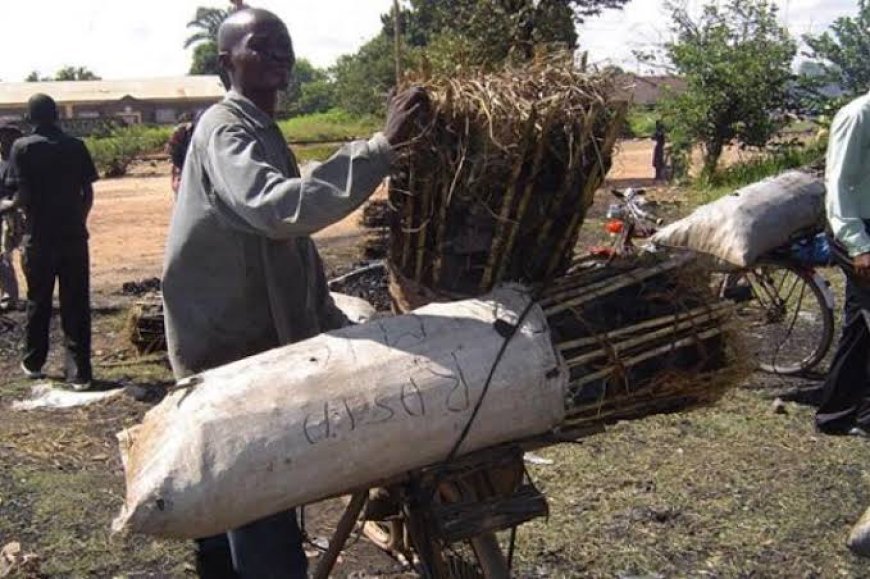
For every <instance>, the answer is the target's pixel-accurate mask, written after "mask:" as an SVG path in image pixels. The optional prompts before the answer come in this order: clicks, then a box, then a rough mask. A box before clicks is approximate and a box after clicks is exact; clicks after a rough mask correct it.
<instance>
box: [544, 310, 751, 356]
mask: <svg viewBox="0 0 870 579" xmlns="http://www.w3.org/2000/svg"><path fill="white" fill-rule="evenodd" d="M733 309H734V305H733V304H731V303H727V302H722V303H720V304H717V305H715V306H701V307H699V308H695V309H694V310H689V311H687V312H678V313H676V314H671V315H667V316H662V317H660V318H654V319H651V320H646V321H644V322H641V323H639V324H635V325H633V326H627V327H625V328H620V329H618V330H614V331H612V332H608V333H606V334H600V335H597V336H590V337H588V338H580V339H577V340H570V341H568V342H562V343H560V344H556V347H557V348H558V349H559V351H561V352H567V351H568V350H576V349H577V348H584V347H587V346H595V345H597V344H600V343H601V342H602V341H607V340H614V339H617V338H621V337H623V336H628V335H631V334H634V333H636V332H639V331H642V330H648V329H650V328H656V327H659V326H663V325H665V324H671V323H675V322H680V321H682V320H685V319H694V320H696V321H701V319H702V318H704V319H705V320H706V319H707V318H710V317H718V316H719V315H721V314H724V313H726V312H728V313H730V312H731V311H732V310H733ZM704 314H709V315H704Z"/></svg>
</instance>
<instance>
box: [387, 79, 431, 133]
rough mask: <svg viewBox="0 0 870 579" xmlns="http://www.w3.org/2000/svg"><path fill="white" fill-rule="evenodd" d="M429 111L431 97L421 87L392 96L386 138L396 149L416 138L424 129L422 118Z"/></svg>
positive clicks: (388, 111) (388, 109) (388, 110)
mask: <svg viewBox="0 0 870 579" xmlns="http://www.w3.org/2000/svg"><path fill="white" fill-rule="evenodd" d="M428 110H429V96H428V95H427V94H426V91H425V90H423V89H422V88H421V87H418V86H417V87H413V88H410V89H408V90H406V91H403V92H401V93H399V94H395V95H393V94H391V95H390V97H389V106H388V108H387V122H386V125H385V126H384V136H385V137H386V138H387V141H389V142H390V144H391V145H392V146H394V147H396V146H399V145H401V144H402V143H405V142H406V141H408V140H410V139H411V138H413V137H415V136H416V133H419V132H420V130H421V128H422V124H423V123H422V122H420V119H421V117H422V116H423V115H424V114H425V113H426V112H427V111H428Z"/></svg>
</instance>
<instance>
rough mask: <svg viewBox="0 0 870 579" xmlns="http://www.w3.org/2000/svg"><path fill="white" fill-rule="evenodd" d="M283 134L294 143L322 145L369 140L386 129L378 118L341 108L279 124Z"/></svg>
mask: <svg viewBox="0 0 870 579" xmlns="http://www.w3.org/2000/svg"><path fill="white" fill-rule="evenodd" d="M278 126H279V127H281V132H282V133H284V138H286V139H287V140H288V141H290V142H291V143H322V142H328V141H350V140H353V139H360V138H366V137H369V136H371V134H372V133H374V132H375V131H377V130H379V129H380V128H381V127H382V126H383V121H382V120H380V119H379V118H377V117H374V116H370V115H366V116H355V115H352V114H350V113H348V112H345V111H343V110H341V109H333V110H331V111H328V112H325V113H317V114H313V115H306V116H302V117H294V118H292V119H287V120H285V121H280V122H279V123H278Z"/></svg>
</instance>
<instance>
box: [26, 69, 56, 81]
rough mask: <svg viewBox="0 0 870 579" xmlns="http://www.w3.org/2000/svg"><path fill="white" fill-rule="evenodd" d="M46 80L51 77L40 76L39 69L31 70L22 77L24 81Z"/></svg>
mask: <svg viewBox="0 0 870 579" xmlns="http://www.w3.org/2000/svg"><path fill="white" fill-rule="evenodd" d="M46 80H51V78H49V77H45V76H40V75H39V71H36V70H34V71H31V72H30V74H28V75H27V76H26V77H25V78H24V82H42V81H46Z"/></svg>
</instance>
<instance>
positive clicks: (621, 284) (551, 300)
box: [541, 254, 693, 317]
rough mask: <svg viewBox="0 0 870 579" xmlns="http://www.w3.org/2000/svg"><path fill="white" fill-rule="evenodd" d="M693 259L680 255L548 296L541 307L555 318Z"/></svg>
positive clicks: (687, 255) (542, 301) (686, 255)
mask: <svg viewBox="0 0 870 579" xmlns="http://www.w3.org/2000/svg"><path fill="white" fill-rule="evenodd" d="M692 259H693V256H692V255H690V254H680V255H677V256H674V257H672V258H670V259H668V260H667V261H666V262H664V263H661V264H659V265H657V266H655V267H650V268H644V269H642V270H641V271H640V272H636V271H629V272H626V273H624V274H621V275H619V276H617V279H613V278H611V279H608V280H605V281H603V282H601V283H598V284H594V285H590V286H587V287H582V286H581V287H579V288H577V289H575V290H573V291H571V292H562V293H559V294H556V295H555V296H548V297H547V298H545V299H544V300H541V305H542V307H544V313H545V314H546V315H547V316H548V317H549V316H553V315H555V314H558V313H561V312H564V311H567V310H569V309H571V308H576V307H577V306H580V305H583V304H585V303H586V302H589V301H592V300H594V299H595V298H598V297H601V296H603V295H607V294H608V293H613V292H615V291H617V290H620V289H622V288H625V287H628V286H630V285H632V284H635V283H638V282H640V281H643V280H645V279H649V278H651V277H654V276H656V275H658V274H660V273H662V272H665V271H668V270H671V269H675V268H677V267H680V266H682V265H685V264H686V263H688V262H689V261H691V260H692ZM578 292H580V293H581V295H580V296H579V297H575V296H577V293H578Z"/></svg>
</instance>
